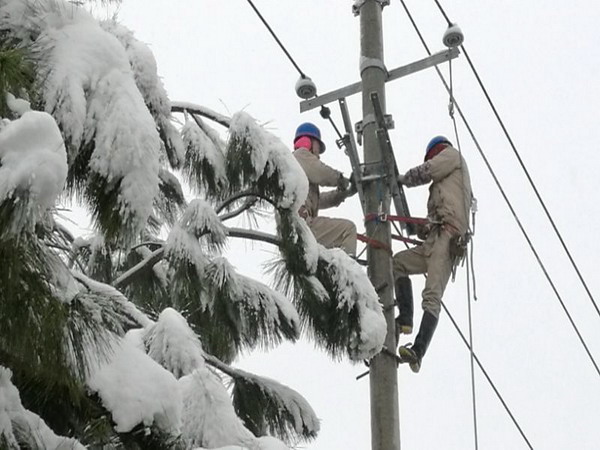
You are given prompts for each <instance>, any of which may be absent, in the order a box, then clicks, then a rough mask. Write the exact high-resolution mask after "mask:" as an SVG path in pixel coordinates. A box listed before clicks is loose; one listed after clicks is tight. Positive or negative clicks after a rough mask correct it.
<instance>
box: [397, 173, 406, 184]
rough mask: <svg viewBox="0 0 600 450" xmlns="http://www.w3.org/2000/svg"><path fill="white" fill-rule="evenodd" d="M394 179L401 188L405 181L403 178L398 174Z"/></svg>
mask: <svg viewBox="0 0 600 450" xmlns="http://www.w3.org/2000/svg"><path fill="white" fill-rule="evenodd" d="M396 179H397V180H398V185H400V186H402V185H403V184H404V181H405V177H404V175H402V174H399V175H398V176H397V177H396Z"/></svg>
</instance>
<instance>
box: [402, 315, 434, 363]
mask: <svg viewBox="0 0 600 450" xmlns="http://www.w3.org/2000/svg"><path fill="white" fill-rule="evenodd" d="M437 324H438V318H437V317H435V316H434V315H433V314H431V313H429V312H427V311H425V312H423V319H421V326H420V327H419V333H418V334H417V337H416V338H415V343H414V344H413V345H411V346H408V345H403V346H401V347H400V348H398V354H399V355H400V358H402V360H403V362H407V363H408V364H409V366H410V369H411V370H412V371H413V372H414V373H418V372H419V370H420V369H421V362H422V361H423V356H425V353H426V352H427V348H428V347H429V344H430V343H431V338H433V333H435V329H436V327H437Z"/></svg>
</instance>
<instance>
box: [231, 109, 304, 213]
mask: <svg viewBox="0 0 600 450" xmlns="http://www.w3.org/2000/svg"><path fill="white" fill-rule="evenodd" d="M229 135H230V138H231V137H238V138H240V139H242V138H243V139H247V140H248V142H249V143H250V145H251V146H252V148H253V149H254V150H255V151H254V152H253V153H252V164H253V168H254V174H255V176H256V178H258V177H260V176H261V175H262V174H263V173H264V172H265V170H266V169H268V171H269V172H268V175H272V174H273V173H274V171H275V170H276V169H277V170H279V173H280V178H279V182H280V187H281V188H282V189H283V191H284V195H283V198H282V199H279V206H280V207H281V208H290V209H292V210H294V211H297V210H298V209H299V208H300V206H302V204H303V203H304V201H305V200H306V197H307V195H308V180H307V179H306V175H305V173H304V171H303V170H302V167H300V164H299V163H298V162H297V161H296V158H294V156H293V155H292V152H291V151H290V149H289V148H288V147H287V146H286V145H285V144H284V143H283V142H281V140H280V139H279V138H278V137H276V136H274V135H273V134H272V133H269V132H268V131H266V130H265V129H264V128H263V127H261V126H260V125H259V124H258V123H256V120H254V119H253V118H252V116H250V115H249V114H248V113H246V112H243V111H242V112H238V113H236V114H234V115H233V117H232V118H231V124H230V127H229Z"/></svg>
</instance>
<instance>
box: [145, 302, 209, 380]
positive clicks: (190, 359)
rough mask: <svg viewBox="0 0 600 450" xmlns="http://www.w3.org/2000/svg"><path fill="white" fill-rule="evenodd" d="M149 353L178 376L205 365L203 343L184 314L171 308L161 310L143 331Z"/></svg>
mask: <svg viewBox="0 0 600 450" xmlns="http://www.w3.org/2000/svg"><path fill="white" fill-rule="evenodd" d="M144 345H145V347H146V352H147V353H148V356H150V358H152V359H153V360H154V361H156V362H157V363H159V364H160V365H161V366H163V367H164V368H165V369H167V370H168V371H169V372H171V373H172V374H173V375H175V377H176V378H181V377H182V376H185V375H189V374H190V373H192V372H193V371H194V370H195V369H197V368H199V367H203V366H204V357H203V356H202V344H200V341H199V340H198V338H197V337H196V335H195V334H194V332H193V331H192V329H191V328H190V327H189V325H188V323H187V322H186V320H185V319H184V318H183V316H182V315H181V314H179V313H178V312H177V311H175V310H174V309H172V308H166V309H165V310H164V311H163V312H161V313H160V316H159V317H158V320H157V322H156V323H155V324H154V325H152V326H150V327H149V328H148V329H147V330H146V331H145V334H144Z"/></svg>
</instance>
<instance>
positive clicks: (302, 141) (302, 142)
mask: <svg viewBox="0 0 600 450" xmlns="http://www.w3.org/2000/svg"><path fill="white" fill-rule="evenodd" d="M311 146H312V143H311V141H310V138H309V137H308V136H302V137H300V138H298V140H297V141H296V142H294V150H295V149H298V148H307V149H309V150H310V147H311Z"/></svg>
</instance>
